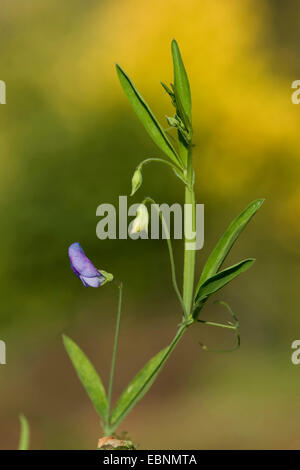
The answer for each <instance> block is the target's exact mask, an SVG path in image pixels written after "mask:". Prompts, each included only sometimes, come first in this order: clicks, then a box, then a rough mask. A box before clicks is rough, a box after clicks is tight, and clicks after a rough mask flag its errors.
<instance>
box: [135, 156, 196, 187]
mask: <svg viewBox="0 0 300 470" xmlns="http://www.w3.org/2000/svg"><path fill="white" fill-rule="evenodd" d="M152 162H158V163H165V164H166V165H168V166H169V167H171V168H172V169H173V171H174V173H175V174H176V176H177V177H178V178H179V179H180V180H181V181H182V182H183V183H184V184H185V185H187V181H186V180H185V178H184V175H183V173H182V168H180V167H179V166H177V165H175V164H174V163H172V162H169V161H168V160H165V159H164V158H157V157H150V158H146V159H145V160H143V161H142V162H141V163H139V165H138V166H137V167H136V169H140V170H141V169H142V167H143V166H144V165H147V164H148V163H152Z"/></svg>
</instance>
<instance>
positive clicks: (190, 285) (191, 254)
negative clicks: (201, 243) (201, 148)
mask: <svg viewBox="0 0 300 470" xmlns="http://www.w3.org/2000/svg"><path fill="white" fill-rule="evenodd" d="M187 183H188V185H187V186H186V188H185V204H191V205H192V212H191V214H190V213H189V212H186V211H185V227H190V226H191V227H192V230H193V231H195V225H196V224H195V194H194V189H193V166H192V152H191V149H189V153H188V162H187ZM194 241H195V239H194V240H189V239H187V238H185V240H184V271H183V302H184V305H185V310H186V312H187V315H188V316H189V315H190V314H191V307H192V302H193V291H194V277H195V255H196V251H195V249H192V250H189V249H188V245H189V244H190V243H192V242H194Z"/></svg>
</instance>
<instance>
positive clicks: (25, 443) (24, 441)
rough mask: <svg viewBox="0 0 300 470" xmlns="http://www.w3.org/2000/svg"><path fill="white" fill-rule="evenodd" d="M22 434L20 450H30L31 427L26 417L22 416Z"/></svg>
mask: <svg viewBox="0 0 300 470" xmlns="http://www.w3.org/2000/svg"><path fill="white" fill-rule="evenodd" d="M19 418H20V424H21V433H20V440H19V450H28V447H29V436H30V431H29V425H28V421H27V419H26V418H25V416H24V415H20V416H19Z"/></svg>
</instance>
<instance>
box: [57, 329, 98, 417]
mask: <svg viewBox="0 0 300 470" xmlns="http://www.w3.org/2000/svg"><path fill="white" fill-rule="evenodd" d="M63 342H64V345H65V348H66V351H67V353H68V355H69V357H70V359H71V361H72V363H73V366H74V367H75V370H76V372H77V375H78V377H79V380H80V382H81V383H82V385H83V386H84V388H85V390H86V392H87V394H88V396H89V397H90V400H91V402H92V403H93V405H94V407H95V410H96V411H97V413H98V414H99V415H100V416H101V417H102V418H103V419H104V420H106V418H107V398H106V394H105V390H104V387H103V384H102V381H101V379H100V377H99V375H98V373H97V372H96V370H95V368H94V366H93V364H92V363H91V362H90V360H89V359H88V358H87V356H86V355H85V354H84V352H83V351H82V350H81V349H80V348H79V347H78V346H77V344H76V343H74V341H72V340H71V339H70V338H69V337H68V336H65V335H63Z"/></svg>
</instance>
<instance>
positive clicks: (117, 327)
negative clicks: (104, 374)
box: [107, 282, 123, 426]
mask: <svg viewBox="0 0 300 470" xmlns="http://www.w3.org/2000/svg"><path fill="white" fill-rule="evenodd" d="M118 288H119V302H118V312H117V322H116V331H115V338H114V348H113V354H112V360H111V368H110V377H109V385H108V394H107V401H108V406H107V424H108V426H109V425H110V408H111V398H112V390H113V383H114V375H115V366H116V357H117V350H118V340H119V331H120V320H121V308H122V294H123V284H122V282H121V283H120V284H119V286H118Z"/></svg>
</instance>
